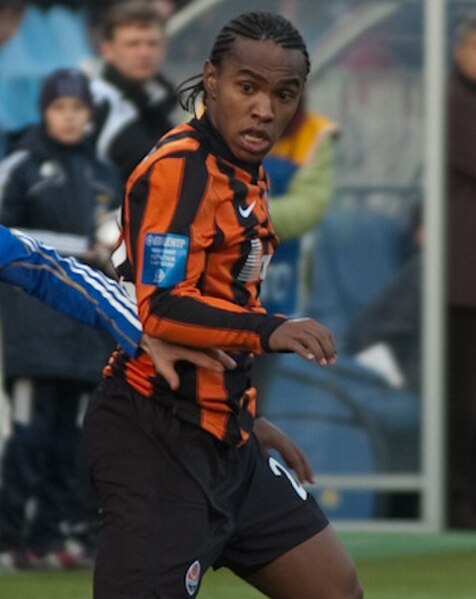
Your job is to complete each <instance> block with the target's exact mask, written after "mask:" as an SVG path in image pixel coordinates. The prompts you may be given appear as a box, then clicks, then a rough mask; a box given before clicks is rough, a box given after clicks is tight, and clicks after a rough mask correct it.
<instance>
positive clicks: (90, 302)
mask: <svg viewBox="0 0 476 599" xmlns="http://www.w3.org/2000/svg"><path fill="white" fill-rule="evenodd" d="M0 247H1V255H0V279H1V280H2V281H4V282H7V283H11V284H13V285H16V286H18V287H21V288H22V289H23V290H24V291H26V292H27V293H28V294H30V295H32V296H34V297H36V298H38V299H39V300H40V301H42V302H43V303H45V304H47V305H48V306H50V307H51V308H53V309H55V310H58V311H59V312H62V313H63V314H65V315H67V316H70V317H71V318H73V319H74V320H77V321H79V322H81V323H84V324H87V325H90V326H93V327H96V328H103V329H106V330H107V331H109V332H110V333H111V334H112V335H113V337H114V338H115V339H116V341H117V342H118V343H119V344H120V345H121V347H123V348H124V349H125V350H126V351H127V353H129V354H130V355H135V354H136V353H137V350H138V347H139V342H140V339H141V336H142V326H141V324H140V321H139V319H138V317H137V312H136V307H135V305H134V304H133V303H132V301H131V300H130V299H129V298H128V296H127V295H126V293H125V292H124V291H123V290H122V289H121V288H120V286H119V285H118V284H117V283H116V282H115V281H113V280H112V279H109V278H108V277H106V276H104V275H103V274H102V273H100V272H98V271H96V270H93V269H92V268H89V267H88V266H86V265H85V264H82V263H80V262H78V261H76V260H75V259H73V258H62V257H61V256H59V255H58V254H57V252H56V251H55V250H54V249H53V248H50V247H48V246H46V245H44V244H42V243H39V242H38V241H36V240H34V239H33V238H31V237H29V236H28V235H25V234H23V233H20V232H18V231H16V232H15V231H11V230H9V229H7V228H6V227H3V226H1V225H0Z"/></svg>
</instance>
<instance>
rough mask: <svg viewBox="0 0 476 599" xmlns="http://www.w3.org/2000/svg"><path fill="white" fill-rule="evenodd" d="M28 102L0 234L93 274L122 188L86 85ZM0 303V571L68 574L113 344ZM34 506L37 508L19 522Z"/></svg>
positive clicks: (4, 294) (8, 294) (69, 75)
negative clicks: (82, 435)
mask: <svg viewBox="0 0 476 599" xmlns="http://www.w3.org/2000/svg"><path fill="white" fill-rule="evenodd" d="M38 102H39V108H40V111H41V122H40V123H38V124H36V125H34V126H32V127H31V128H29V130H28V131H27V132H26V134H25V136H24V137H23V138H22V139H21V140H20V142H19V145H18V148H17V149H16V151H14V152H13V153H12V154H10V155H9V156H8V157H7V158H5V160H4V161H3V162H1V163H0V179H1V180H2V181H3V182H4V184H3V185H2V187H1V190H0V206H1V209H0V223H1V224H3V225H7V226H11V227H16V228H19V229H21V230H23V231H24V232H26V233H28V234H29V235H31V236H32V237H34V238H36V239H37V240H39V241H41V242H43V243H47V244H48V245H50V246H53V247H54V248H55V249H56V250H57V251H58V252H59V253H60V254H61V255H67V256H70V255H73V256H75V257H77V258H78V259H79V260H83V261H85V262H88V263H89V264H92V265H94V266H101V264H102V260H103V254H102V252H99V251H98V249H97V242H96V230H97V228H98V227H99V226H100V225H101V222H102V220H101V219H102V218H103V217H105V216H106V215H107V213H108V212H109V211H110V210H111V209H112V208H114V207H115V206H116V205H117V203H118V200H119V196H120V181H119V176H118V173H117V171H116V169H115V168H114V167H112V166H111V165H109V164H107V163H105V162H103V161H101V160H99V159H98V158H97V156H96V151H95V146H94V143H93V141H92V138H91V135H90V129H91V125H90V123H91V119H92V98H91V93H90V91H89V83H88V79H87V78H86V77H85V76H84V75H83V74H82V73H81V72H79V71H77V70H73V69H61V70H57V71H55V72H53V73H51V74H50V75H49V76H48V77H47V78H46V79H45V80H44V82H43V84H42V87H41V91H40V95H39V99H38ZM0 296H1V297H0V311H1V316H2V318H1V320H2V327H3V331H2V333H3V335H2V336H3V356H4V371H5V377H6V388H7V394H8V396H9V398H10V399H11V403H12V412H11V413H12V426H11V429H12V435H11V437H10V438H9V440H8V441H7V444H6V448H5V451H4V453H3V463H2V467H1V471H2V480H0V489H1V491H0V570H1V569H2V564H3V565H4V566H5V567H8V566H9V565H10V566H11V567H25V566H29V565H31V564H32V563H33V561H35V563H38V562H39V563H40V564H43V565H49V566H57V567H65V568H66V567H68V568H69V567H75V566H78V565H80V564H81V563H82V561H81V560H79V559H78V558H77V557H76V556H74V555H72V554H71V552H68V550H67V548H66V535H65V530H67V529H68V526H69V528H70V529H71V523H72V522H75V523H79V522H83V521H84V518H85V509H83V507H82V506H84V503H85V502H84V501H82V500H81V499H80V497H81V496H82V495H85V493H83V492H82V490H81V489H80V484H79V482H78V477H77V476H76V474H75V461H76V448H77V441H78V439H79V432H80V431H79V429H78V422H79V421H80V414H81V410H82V405H83V404H84V401H85V399H86V396H87V395H88V394H89V392H90V391H91V390H92V389H93V388H94V387H95V385H96V384H97V382H98V381H99V378H100V374H101V368H102V366H103V365H104V364H105V362H106V359H107V355H108V353H109V351H110V349H111V344H112V340H110V339H109V338H108V339H105V337H104V335H103V334H100V333H98V332H96V331H93V330H91V329H89V328H88V327H85V326H84V325H81V324H76V323H73V322H72V321H70V320H69V319H67V318H66V317H63V316H61V315H58V314H56V313H54V312H53V311H52V310H51V309H49V308H48V307H46V306H42V305H39V304H38V303H37V302H35V300H34V299H32V298H30V297H28V296H26V295H24V294H19V292H18V290H17V289H14V288H6V287H5V288H2V290H1V293H0ZM32 498H34V499H35V500H36V501H35V504H36V506H37V509H36V511H35V515H34V518H33V520H31V521H28V520H27V519H26V516H25V508H26V505H27V503H28V502H29V501H30V500H31V499H32ZM65 524H66V527H65ZM32 556H36V557H35V560H33V558H32Z"/></svg>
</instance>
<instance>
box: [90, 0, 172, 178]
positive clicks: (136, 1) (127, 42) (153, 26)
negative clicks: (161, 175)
mask: <svg viewBox="0 0 476 599" xmlns="http://www.w3.org/2000/svg"><path fill="white" fill-rule="evenodd" d="M166 43H167V42H166V34H165V21H164V19H163V17H162V16H161V15H159V13H158V11H157V10H156V9H155V8H154V7H153V6H152V4H151V3H150V2H147V1H145V0H130V1H129V2H121V3H119V4H117V5H115V6H112V7H111V8H110V10H109V11H108V12H107V13H106V15H105V17H104V20H103V23H102V41H101V44H100V50H101V56H102V59H103V61H104V64H103V68H102V74H101V76H100V77H99V78H96V79H95V80H93V83H92V91H93V96H94V102H95V105H96V111H95V121H96V138H97V148H98V152H99V155H100V156H101V157H104V158H108V159H110V160H111V161H112V162H114V164H116V165H117V167H118V168H119V170H120V172H121V175H122V178H123V180H124V181H125V180H126V179H127V177H128V176H129V174H130V173H131V171H132V169H133V168H134V167H135V166H136V165H137V163H138V162H140V160H142V158H144V156H146V155H147V154H148V152H149V151H150V150H151V149H152V147H153V146H154V144H155V143H156V142H157V140H158V139H159V138H160V137H161V136H162V135H163V134H164V133H165V132H166V131H168V130H169V129H170V127H171V126H172V121H171V116H170V115H171V111H172V110H173V109H174V107H175V105H176V98H175V94H174V88H173V86H172V84H171V83H170V82H169V81H168V80H167V79H166V78H165V77H164V76H163V75H162V74H161V73H160V72H159V69H160V67H161V65H162V62H163V60H164V57H165V51H166Z"/></svg>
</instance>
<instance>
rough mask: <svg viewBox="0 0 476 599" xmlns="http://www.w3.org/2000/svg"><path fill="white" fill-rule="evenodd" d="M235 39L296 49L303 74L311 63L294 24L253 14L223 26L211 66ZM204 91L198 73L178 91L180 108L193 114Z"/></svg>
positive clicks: (274, 16) (277, 18)
mask: <svg viewBox="0 0 476 599" xmlns="http://www.w3.org/2000/svg"><path fill="white" fill-rule="evenodd" d="M237 37H244V38H248V39H252V40H256V41H266V40H270V41H272V42H274V43H275V44H277V45H278V46H281V47H282V48H285V49H287V50H299V51H300V52H302V55H303V57H304V60H305V63H306V75H308V74H309V70H310V67H311V63H310V60H309V54H308V51H307V48H306V44H305V43H304V40H303V39H302V36H301V34H300V33H299V31H298V30H297V29H296V28H295V27H294V25H292V24H291V23H290V22H289V21H288V20H287V19H285V18H284V17H282V16H281V15H278V14H273V13H269V12H262V11H252V12H247V13H243V14H241V15H239V16H238V17H235V18H234V19H232V20H231V21H230V22H229V23H228V24H227V25H225V26H224V27H223V29H222V30H221V31H220V33H219V34H218V36H217V38H216V39H215V43H214V44H213V47H212V50H211V52H210V56H209V58H208V59H209V61H210V62H211V63H212V64H213V65H214V66H218V65H219V64H220V63H221V61H222V60H223V57H224V56H226V55H227V54H228V53H229V52H230V50H231V48H232V46H233V43H234V41H235V40H236V38H237ZM204 91H205V89H204V86H203V76H202V75H201V74H200V75H194V76H193V77H190V78H189V79H186V80H185V81H184V82H183V83H181V84H180V85H179V86H178V88H177V95H178V99H179V103H180V106H181V107H182V108H183V109H184V110H187V111H188V112H190V113H192V114H193V113H195V107H196V102H197V99H198V97H199V96H200V95H201V94H203V93H204Z"/></svg>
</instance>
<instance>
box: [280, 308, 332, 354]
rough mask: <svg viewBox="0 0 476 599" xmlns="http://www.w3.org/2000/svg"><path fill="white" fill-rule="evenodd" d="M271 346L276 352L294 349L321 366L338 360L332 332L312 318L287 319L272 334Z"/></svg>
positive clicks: (293, 350)
mask: <svg viewBox="0 0 476 599" xmlns="http://www.w3.org/2000/svg"><path fill="white" fill-rule="evenodd" d="M269 346H270V348H271V349H272V350H273V351H276V352H278V351H292V352H294V353H296V354H298V355H299V356H301V357H302V358H304V359H306V360H315V361H316V362H317V363H318V364H320V365H321V366H327V365H328V364H334V363H335V361H336V347H335V343H334V338H333V336H332V333H331V332H330V331H329V330H328V329H326V327H324V326H323V325H322V324H319V323H318V322H317V321H315V320H313V319H312V318H294V319H291V320H287V321H285V322H284V323H283V324H281V325H279V327H278V328H277V329H275V330H274V332H273V333H272V335H271V336H270V338H269Z"/></svg>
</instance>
